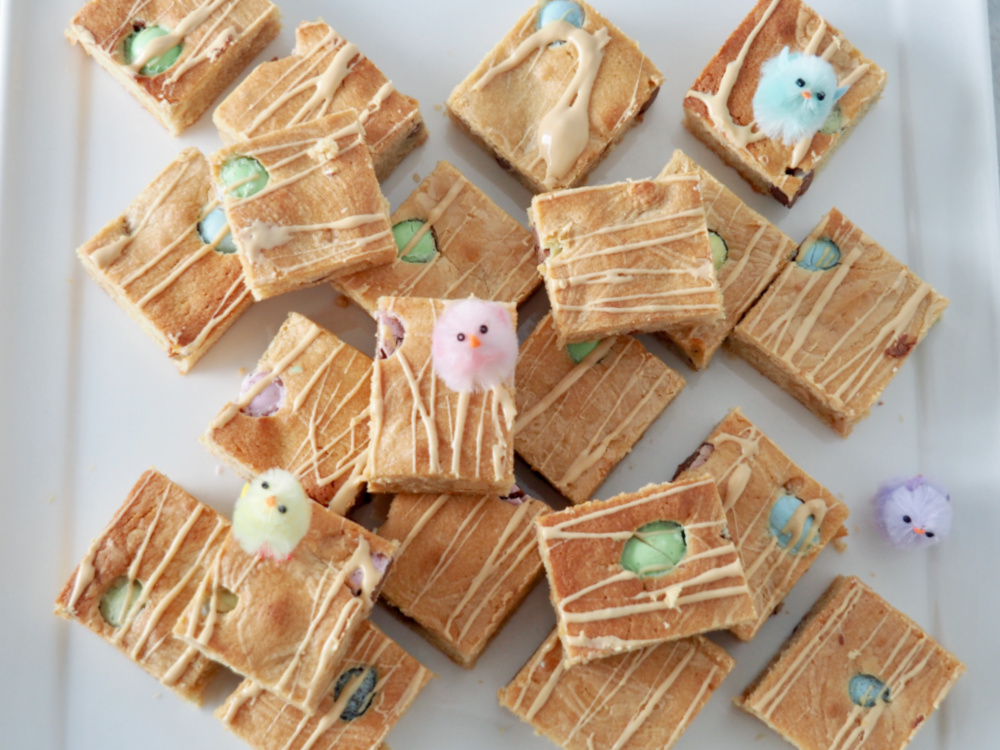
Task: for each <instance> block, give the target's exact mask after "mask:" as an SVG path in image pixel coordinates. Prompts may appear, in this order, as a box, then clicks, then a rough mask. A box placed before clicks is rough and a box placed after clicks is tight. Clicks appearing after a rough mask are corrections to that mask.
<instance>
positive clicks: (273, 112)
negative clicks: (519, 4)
mask: <svg viewBox="0 0 1000 750" xmlns="http://www.w3.org/2000/svg"><path fill="white" fill-rule="evenodd" d="M347 44H349V42H348V41H347V40H346V39H344V38H343V37H341V36H340V35H338V34H337V32H336V31H334V30H333V29H331V28H330V27H329V26H328V25H327V24H325V23H323V22H322V21H314V22H303V23H301V24H299V27H298V28H297V29H296V30H295V48H294V49H293V50H292V54H291V55H290V56H288V57H283V58H281V59H279V60H274V61H271V62H265V63H261V64H260V65H258V66H257V67H256V68H255V69H254V70H253V71H252V72H251V73H250V75H249V76H247V77H246V79H245V80H244V81H243V82H242V83H241V84H240V85H239V86H237V87H236V89H234V90H233V92H232V93H231V94H230V95H229V96H227V97H226V98H225V99H224V100H223V101H222V103H221V104H219V106H218V107H217V108H216V110H215V113H214V114H213V116H212V120H213V121H214V122H215V125H216V127H218V128H219V131H220V133H221V134H222V136H223V138H224V139H226V140H227V141H228V142H233V141H238V140H245V139H247V138H252V137H255V136H259V135H264V134H265V133H270V132H273V131H276V130H281V129H283V128H287V127H290V126H291V125H295V124H302V123H307V122H311V121H312V120H314V119H317V118H319V117H323V116H327V115H331V114H336V113H338V112H347V111H350V110H353V111H354V112H356V113H357V114H358V115H359V116H361V117H362V120H363V123H364V126H365V137H366V139H367V141H368V144H369V146H370V147H371V149H372V154H373V158H374V161H375V172H376V174H377V176H378V178H379V180H384V179H385V178H387V177H388V176H389V174H390V173H391V172H392V169H393V167H395V166H396V165H397V164H398V163H399V162H400V161H401V160H402V158H403V157H404V156H406V154H407V153H409V152H410V150H412V149H413V148H415V147H416V146H418V145H420V144H421V143H423V142H424V141H426V140H427V129H426V127H425V126H424V121H423V118H422V116H421V114H420V105H419V102H418V101H417V100H416V99H413V98H411V97H408V96H404V95H403V94H401V93H399V92H398V91H396V90H395V89H392V88H391V86H392V84H391V82H390V81H388V80H387V79H386V77H385V76H384V75H383V74H382V71H380V70H379V69H378V68H377V67H375V65H374V63H372V62H371V60H369V59H368V58H367V57H365V56H364V55H363V54H362V53H360V52H356V53H355V54H353V55H351V59H350V60H342V59H338V58H337V55H338V53H339V52H340V51H341V50H343V49H344V47H345V45H347ZM350 49H355V50H356V48H355V47H354V45H351V48H350ZM346 54H347V52H344V53H342V54H341V58H343V57H344V55H346ZM342 63H343V64H347V63H352V64H350V68H349V72H348V70H346V69H345V68H343V67H341V64H342ZM341 70H343V72H344V73H346V75H345V76H344V77H343V79H342V83H341V84H340V86H338V87H337V89H336V91H332V92H331V91H327V90H326V89H324V86H328V85H329V83H328V81H327V80H326V78H324V76H327V77H329V76H330V75H331V73H337V72H339V71H341ZM336 78H337V79H339V76H336Z"/></svg>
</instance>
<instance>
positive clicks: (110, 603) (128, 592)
mask: <svg viewBox="0 0 1000 750" xmlns="http://www.w3.org/2000/svg"><path fill="white" fill-rule="evenodd" d="M141 595H142V581H132V580H129V578H128V577H127V576H118V577H117V578H116V579H115V580H114V581H112V582H111V588H109V589H108V590H107V591H105V592H104V596H102V597H101V601H100V603H99V604H98V605H97V608H98V610H100V613H101V617H103V618H104V621H105V622H106V623H108V625H110V626H111V627H113V628H117V627H118V626H120V625H121V624H122V622H124V620H125V615H126V613H127V612H128V611H129V609H131V607H132V605H133V604H135V602H136V600H137V599H138V598H139V597H140V596H141Z"/></svg>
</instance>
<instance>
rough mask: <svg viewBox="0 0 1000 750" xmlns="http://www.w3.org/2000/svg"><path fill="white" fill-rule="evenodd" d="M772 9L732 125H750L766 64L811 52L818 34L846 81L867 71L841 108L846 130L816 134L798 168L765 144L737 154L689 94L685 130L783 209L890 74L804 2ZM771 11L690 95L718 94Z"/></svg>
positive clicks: (792, 0) (738, 34)
mask: <svg viewBox="0 0 1000 750" xmlns="http://www.w3.org/2000/svg"><path fill="white" fill-rule="evenodd" d="M773 2H775V3H776V5H775V7H774V9H773V12H772V13H771V15H770V16H769V17H768V19H767V20H766V21H765V23H764V25H763V26H762V27H761V30H760V32H759V33H758V35H757V37H756V38H755V39H754V41H753V43H752V44H751V45H750V46H749V48H748V51H747V54H746V58H745V60H744V63H743V66H742V68H741V69H740V73H739V75H738V76H737V78H736V82H735V84H734V86H733V88H732V93H731V95H730V96H729V99H728V107H729V111H730V113H731V115H732V118H733V120H734V121H735V122H736V123H737V124H738V125H749V124H750V123H752V122H753V119H754V118H753V96H754V93H755V92H756V90H757V83H758V80H759V75H760V67H761V65H762V64H763V63H764V62H765V61H766V60H768V59H770V58H771V57H774V56H775V55H777V54H778V53H779V52H780V51H781V49H782V48H783V47H786V46H787V47H789V48H790V49H791V50H792V51H802V50H804V49H806V48H807V47H808V46H809V43H810V41H811V40H813V37H814V35H817V37H816V44H817V46H816V50H817V54H824V56H827V57H828V59H829V61H830V63H831V64H832V65H833V67H834V69H835V70H836V72H837V75H838V77H839V79H840V80H841V81H844V80H845V79H847V77H848V76H849V75H851V74H852V72H854V71H855V70H857V69H858V68H860V67H862V66H868V67H867V68H866V71H865V73H864V74H863V75H862V77H861V78H860V79H858V80H857V82H856V83H854V84H853V85H852V86H851V87H850V90H849V91H848V92H847V93H846V94H845V95H844V96H843V97H842V98H841V99H840V101H839V102H838V103H837V107H838V108H839V111H840V112H841V113H842V115H843V122H842V127H841V128H840V129H839V130H838V131H835V132H833V133H829V134H827V133H823V132H820V133H817V134H816V135H815V136H814V137H813V139H812V142H811V145H810V146H809V149H808V152H807V153H806V155H805V157H804V158H803V159H802V161H801V162H800V163H798V164H797V165H795V166H794V167H793V166H792V154H793V149H794V147H793V146H787V145H785V144H783V143H781V142H780V141H775V140H771V139H769V138H765V139H763V140H758V141H756V142H754V143H751V144H749V146H747V147H746V148H740V147H738V146H737V145H736V144H734V143H732V142H731V141H730V140H729V139H728V138H727V137H726V136H725V135H724V134H723V133H722V132H721V131H720V130H719V129H717V128H716V126H715V125H714V124H713V122H712V118H711V115H710V110H709V107H708V105H707V104H706V103H705V102H704V101H702V100H701V99H699V98H698V97H696V96H691V95H689V96H687V97H686V98H685V99H684V113H685V125H686V126H687V128H688V130H690V131H691V132H692V133H693V134H694V135H695V136H696V137H697V138H699V139H700V140H702V141H704V143H705V144H706V145H707V146H708V147H709V148H711V149H712V150H713V151H715V152H716V153H717V154H718V155H719V156H720V157H722V159H723V160H724V161H725V162H726V163H727V164H729V165H730V166H731V167H733V168H735V169H736V170H737V171H739V173H740V174H741V175H742V176H743V178H744V179H746V180H747V182H749V183H750V184H751V185H752V186H753V187H754V189H755V190H757V191H758V192H761V193H770V194H771V195H773V196H774V197H775V198H776V199H777V200H779V201H780V202H781V203H783V204H784V205H786V206H791V205H793V204H794V203H795V201H796V199H798V197H799V196H800V195H802V193H804V192H805V191H806V190H807V189H808V187H809V185H810V184H811V182H812V179H813V176H814V174H815V172H816V171H818V170H820V169H822V168H823V167H824V166H825V165H826V163H827V162H828V161H829V158H830V156H831V155H832V153H833V151H834V150H835V149H836V148H837V147H838V146H839V145H840V142H841V141H843V140H844V138H846V137H847V135H848V134H849V133H850V131H851V130H853V128H854V127H855V126H856V125H857V123H858V122H859V121H860V120H861V118H862V117H863V116H864V114H865V112H867V110H868V108H869V107H870V106H871V105H872V103H873V102H874V101H876V100H877V99H878V98H879V96H881V94H882V91H883V89H884V88H885V84H886V73H885V71H884V70H883V69H882V68H880V67H879V66H878V65H876V64H875V63H873V62H872V61H871V60H869V59H868V58H866V57H865V56H864V55H862V54H861V53H860V52H859V51H858V50H857V49H856V48H855V47H854V46H853V45H851V43H850V42H849V41H847V40H846V39H845V38H844V36H843V35H842V34H841V33H840V31H838V30H837V29H836V28H834V27H833V26H831V25H829V24H827V23H826V21H825V20H824V19H823V18H821V17H820V16H819V15H818V14H817V13H816V12H815V11H814V10H813V9H812V8H810V7H809V6H807V5H805V3H802V2H800V0H773ZM771 5H772V0H759V1H758V3H757V5H756V6H755V7H754V9H753V10H752V11H751V12H750V14H749V15H748V16H747V17H746V18H745V19H744V20H743V21H742V23H741V24H740V25H739V27H738V28H737V29H736V31H734V32H733V33H732V34H731V35H730V37H729V38H728V39H727V40H726V42H725V44H723V45H722V48H721V49H720V50H719V51H718V52H717V53H716V55H715V57H713V58H712V60H711V61H709V63H708V65H707V66H706V67H705V69H704V70H703V71H702V72H701V75H699V76H698V78H697V80H695V82H694V85H693V86H692V87H691V91H692V92H702V93H705V94H709V95H711V94H715V93H716V92H718V91H719V87H720V85H721V83H722V78H723V75H724V74H725V71H726V66H727V65H728V64H729V63H730V62H733V61H734V60H736V58H737V57H738V56H739V54H740V52H741V50H742V48H743V47H744V44H745V43H746V41H747V39H748V37H749V36H750V34H751V32H752V31H753V29H754V28H755V27H756V26H757V24H758V23H759V22H760V20H761V19H762V18H763V17H764V15H765V13H766V12H767V11H768V9H769V8H770V6H771ZM821 27H822V28H821ZM818 32H822V33H820V34H818ZM827 50H830V52H829V54H828V55H826V54H825V53H826V51H827Z"/></svg>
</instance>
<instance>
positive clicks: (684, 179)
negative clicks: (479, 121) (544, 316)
mask: <svg viewBox="0 0 1000 750" xmlns="http://www.w3.org/2000/svg"><path fill="white" fill-rule="evenodd" d="M698 184H699V181H698V177H697V176H695V175H672V176H669V177H664V178H662V179H659V180H639V181H635V182H622V183H616V184H613V185H602V186H599V187H587V188H576V189H574V190H561V191H555V192H551V193H546V194H545V195H540V196H536V197H535V198H534V199H533V200H532V202H531V208H530V209H529V211H528V216H529V218H530V220H531V223H532V225H533V226H534V228H535V233H536V234H537V235H538V240H539V247H540V249H541V252H542V254H543V255H544V256H545V257H546V259H545V261H544V262H543V264H542V265H541V266H539V270H540V271H541V272H542V276H543V277H544V279H545V289H546V291H547V292H548V295H549V301H550V302H551V303H552V316H553V321H554V322H555V326H556V328H557V329H558V331H559V335H560V338H561V339H562V340H564V341H565V342H566V343H573V342H581V341H587V340H592V339H596V338H601V337H604V336H610V335H613V334H619V333H629V332H632V331H659V330H663V329H664V328H665V327H666V326H668V325H671V324H673V323H680V322H684V321H693V320H699V321H706V322H708V321H714V320H718V319H720V318H721V317H722V313H723V307H722V294H721V292H720V291H719V283H718V280H717V278H716V275H715V268H714V266H713V264H712V250H711V246H710V245H709V239H708V231H707V229H706V225H705V213H704V206H703V202H702V199H701V194H700V191H699V189H698Z"/></svg>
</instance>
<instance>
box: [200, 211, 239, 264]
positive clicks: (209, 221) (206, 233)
mask: <svg viewBox="0 0 1000 750" xmlns="http://www.w3.org/2000/svg"><path fill="white" fill-rule="evenodd" d="M226 227H227V223H226V212H225V211H223V210H222V207H221V206H219V207H217V208H213V209H212V210H211V211H210V212H209V214H208V216H206V217H205V218H204V219H202V220H201V221H199V222H198V236H199V237H201V241H202V242H204V243H205V244H206V245H211V244H212V243H213V242H215V238H216V237H218V236H219V232H221V231H222V230H223V229H225V228H226ZM215 252H217V253H222V254H223V255H231V254H232V253H235V252H236V243H235V242H234V241H233V233H232V232H230V231H227V232H226V236H225V237H223V238H222V239H221V240H219V244H218V245H216V246H215Z"/></svg>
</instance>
